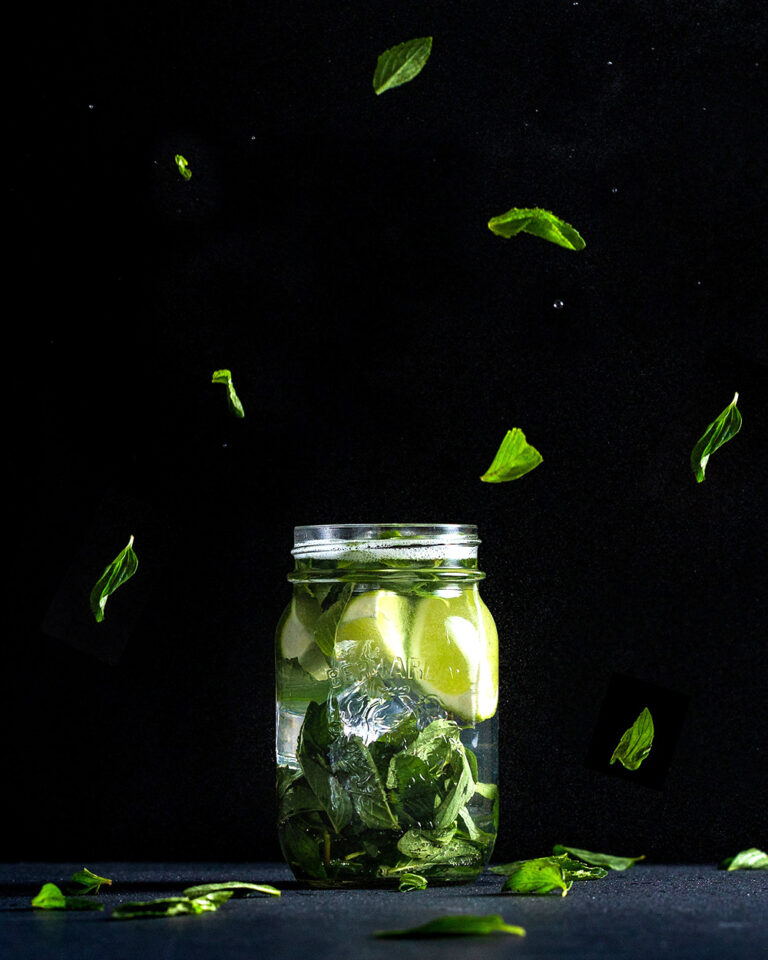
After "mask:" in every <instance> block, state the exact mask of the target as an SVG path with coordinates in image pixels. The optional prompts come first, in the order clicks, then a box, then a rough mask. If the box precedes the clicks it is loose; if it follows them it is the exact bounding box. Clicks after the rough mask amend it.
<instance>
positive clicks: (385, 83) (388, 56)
mask: <svg viewBox="0 0 768 960" xmlns="http://www.w3.org/2000/svg"><path fill="white" fill-rule="evenodd" d="M431 51H432V37H418V38H416V39H415V40H406V41H405V43H398V44H397V46H395V47H390V48H389V50H385V51H384V53H382V54H381V55H380V56H379V59H378V60H377V62H376V71H375V73H374V74H373V89H374V90H375V91H376V94H377V95H378V94H380V93H384V91H385V90H391V89H392V88H393V87H399V86H401V85H402V84H404V83H408V81H409V80H413V78H414V77H415V76H416V75H417V74H418V73H421V71H422V69H423V67H424V64H425V63H426V62H427V60H428V59H429V54H430V52H431Z"/></svg>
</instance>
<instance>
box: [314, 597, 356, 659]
mask: <svg viewBox="0 0 768 960" xmlns="http://www.w3.org/2000/svg"><path fill="white" fill-rule="evenodd" d="M351 595H352V584H351V583H346V584H345V585H344V588H343V590H342V591H341V594H340V595H339V598H338V600H336V601H335V602H334V603H332V604H331V605H330V607H328V609H327V610H326V611H325V612H324V613H321V614H320V616H319V617H318V618H317V620H316V621H315V627H314V638H315V643H316V644H317V645H318V647H320V649H321V650H322V652H323V653H324V654H325V656H326V657H328V658H329V659H330V657H332V656H333V648H334V646H335V645H336V628H337V627H338V625H339V621H340V620H341V615H342V614H343V613H344V607H346V605H347V602H348V600H349V598H350V596H351Z"/></svg>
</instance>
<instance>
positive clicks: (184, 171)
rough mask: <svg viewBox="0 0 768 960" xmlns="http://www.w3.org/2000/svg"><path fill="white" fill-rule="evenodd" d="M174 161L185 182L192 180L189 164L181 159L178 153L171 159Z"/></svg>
mask: <svg viewBox="0 0 768 960" xmlns="http://www.w3.org/2000/svg"><path fill="white" fill-rule="evenodd" d="M173 159H174V160H175V161H176V166H177V167H178V168H179V173H180V174H181V175H182V177H184V179H185V180H190V179H191V178H192V171H191V170H190V169H189V164H188V163H187V161H186V159H185V158H184V157H182V155H181V154H180V153H177V154H176V156H175V157H174V158H173Z"/></svg>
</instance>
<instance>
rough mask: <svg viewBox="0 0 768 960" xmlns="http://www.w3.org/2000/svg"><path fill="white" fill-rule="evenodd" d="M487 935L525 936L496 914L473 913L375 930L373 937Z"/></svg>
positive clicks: (522, 931)
mask: <svg viewBox="0 0 768 960" xmlns="http://www.w3.org/2000/svg"><path fill="white" fill-rule="evenodd" d="M488 933H514V934H516V935H517V936H518V937H524V936H525V930H524V929H523V928H522V927H513V926H511V925H510V924H508V923H504V921H503V920H502V918H501V917H500V916H499V915H498V914H496V913H492V914H490V915H489V916H487V917H480V916H477V915H476V914H473V913H463V914H456V915H451V916H446V917H436V918H435V919H434V920H430V921H429V922H427V923H423V924H422V925H421V926H420V927H410V928H409V929H407V930H377V931H376V933H375V936H377V937H391V938H419V937H472V936H477V935H484V934H488Z"/></svg>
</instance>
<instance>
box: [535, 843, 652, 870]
mask: <svg viewBox="0 0 768 960" xmlns="http://www.w3.org/2000/svg"><path fill="white" fill-rule="evenodd" d="M552 852H553V853H554V854H555V855H558V854H563V853H566V854H570V856H572V857H575V858H576V859H577V860H582V861H583V862H584V863H589V864H592V865H593V866H597V867H608V869H609V870H628V869H629V868H630V867H632V866H634V865H635V864H636V863H637V861H638V860H645V854H643V856H641V857H614V856H612V855H611V854H610V853H593V852H592V851H591V850H581V849H580V848H579V847H566V846H563V844H562V843H556V844H555V846H554V847H553V848H552Z"/></svg>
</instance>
